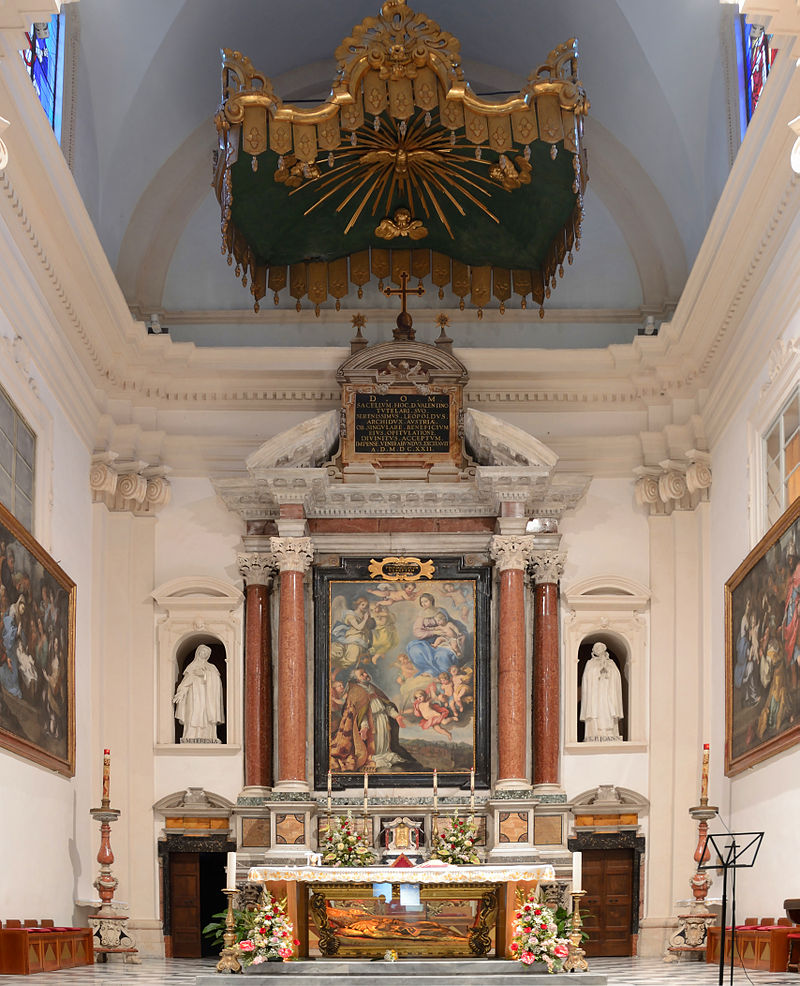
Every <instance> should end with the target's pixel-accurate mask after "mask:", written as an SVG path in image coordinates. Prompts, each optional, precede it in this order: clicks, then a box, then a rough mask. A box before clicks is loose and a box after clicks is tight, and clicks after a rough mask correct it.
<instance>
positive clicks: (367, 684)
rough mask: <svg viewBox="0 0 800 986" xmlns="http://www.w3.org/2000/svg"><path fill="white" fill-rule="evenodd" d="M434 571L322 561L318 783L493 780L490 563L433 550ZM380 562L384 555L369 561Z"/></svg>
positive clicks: (319, 580) (318, 609)
mask: <svg viewBox="0 0 800 986" xmlns="http://www.w3.org/2000/svg"><path fill="white" fill-rule="evenodd" d="M430 567H431V568H432V570H433V571H432V577H431V578H430V579H427V578H419V579H416V580H412V581H402V580H397V581H392V580H389V579H384V578H382V577H380V576H379V577H377V578H376V577H374V576H370V559H345V560H343V561H342V564H341V566H340V567H338V568H318V569H317V570H316V571H315V593H314V596H315V600H316V611H315V624H316V710H317V715H316V717H315V720H316V735H315V750H316V755H315V771H316V783H317V784H318V785H319V786H324V785H325V783H326V777H327V773H328V771H329V770H330V771H331V775H332V778H333V781H334V783H335V785H336V786H337V787H340V786H342V785H347V784H361V783H362V777H363V774H364V772H365V771H366V772H368V773H369V775H370V784H372V783H373V782H374V783H376V784H381V783H385V784H389V785H392V786H397V785H398V784H400V785H402V784H407V785H409V786H410V785H414V784H429V783H430V782H431V776H432V773H433V770H434V768H436V769H437V770H438V773H439V776H440V778H441V779H442V781H443V782H449V783H461V784H464V783H466V782H468V780H469V774H470V770H471V769H472V768H473V767H474V769H475V776H476V780H477V781H478V782H479V783H481V784H483V783H488V780H489V778H488V719H489V710H488V648H487V641H488V622H487V617H488V586H489V581H488V568H474V569H470V568H466V567H465V566H463V565H462V564H461V562H460V561H459V560H458V559H432V560H431V565H430ZM372 571H373V572H375V571H376V563H375V561H374V560H372Z"/></svg>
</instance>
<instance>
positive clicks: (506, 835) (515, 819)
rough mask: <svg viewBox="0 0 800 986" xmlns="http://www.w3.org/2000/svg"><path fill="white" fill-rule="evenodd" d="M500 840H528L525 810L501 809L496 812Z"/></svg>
mask: <svg viewBox="0 0 800 986" xmlns="http://www.w3.org/2000/svg"><path fill="white" fill-rule="evenodd" d="M497 820H498V823H499V828H500V839H499V841H500V842H528V840H529V836H528V813H527V811H501V812H498V814H497Z"/></svg>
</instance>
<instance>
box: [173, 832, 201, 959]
mask: <svg viewBox="0 0 800 986" xmlns="http://www.w3.org/2000/svg"><path fill="white" fill-rule="evenodd" d="M169 907H170V931H171V933H172V954H173V956H174V957H175V958H176V959H199V958H200V957H201V955H202V942H201V940H200V854H199V853H196V852H178V853H171V854H170V857H169Z"/></svg>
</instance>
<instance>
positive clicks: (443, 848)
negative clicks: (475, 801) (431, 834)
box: [431, 812, 480, 866]
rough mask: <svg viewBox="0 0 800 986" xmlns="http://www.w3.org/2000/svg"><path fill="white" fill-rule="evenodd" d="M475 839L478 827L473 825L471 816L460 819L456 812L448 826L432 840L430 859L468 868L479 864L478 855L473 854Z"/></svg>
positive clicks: (473, 821) (473, 820)
mask: <svg viewBox="0 0 800 986" xmlns="http://www.w3.org/2000/svg"><path fill="white" fill-rule="evenodd" d="M477 837H478V827H477V826H476V824H475V819H474V818H473V817H472V816H470V817H469V818H467V819H461V818H459V817H458V812H456V813H455V815H453V818H452V820H451V822H450V824H449V825H448V826H447V827H446V828H445V829H444V831H443V832H442V833H441V834H439V835H437V836H436V838H435V839H434V842H433V850H432V852H431V858H432V859H441V860H442V861H443V862H445V863H452V864H453V865H454V866H469V865H470V864H475V863H480V859H479V858H478V854H477V853H476V852H475V840H476V839H477Z"/></svg>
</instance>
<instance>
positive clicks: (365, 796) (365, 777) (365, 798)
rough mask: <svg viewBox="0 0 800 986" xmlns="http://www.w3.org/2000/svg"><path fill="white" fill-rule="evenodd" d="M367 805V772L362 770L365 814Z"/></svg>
mask: <svg viewBox="0 0 800 986" xmlns="http://www.w3.org/2000/svg"><path fill="white" fill-rule="evenodd" d="M368 805H369V774H367V772H366V770H365V771H364V813H365V814H366V811H367V807H368Z"/></svg>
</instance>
